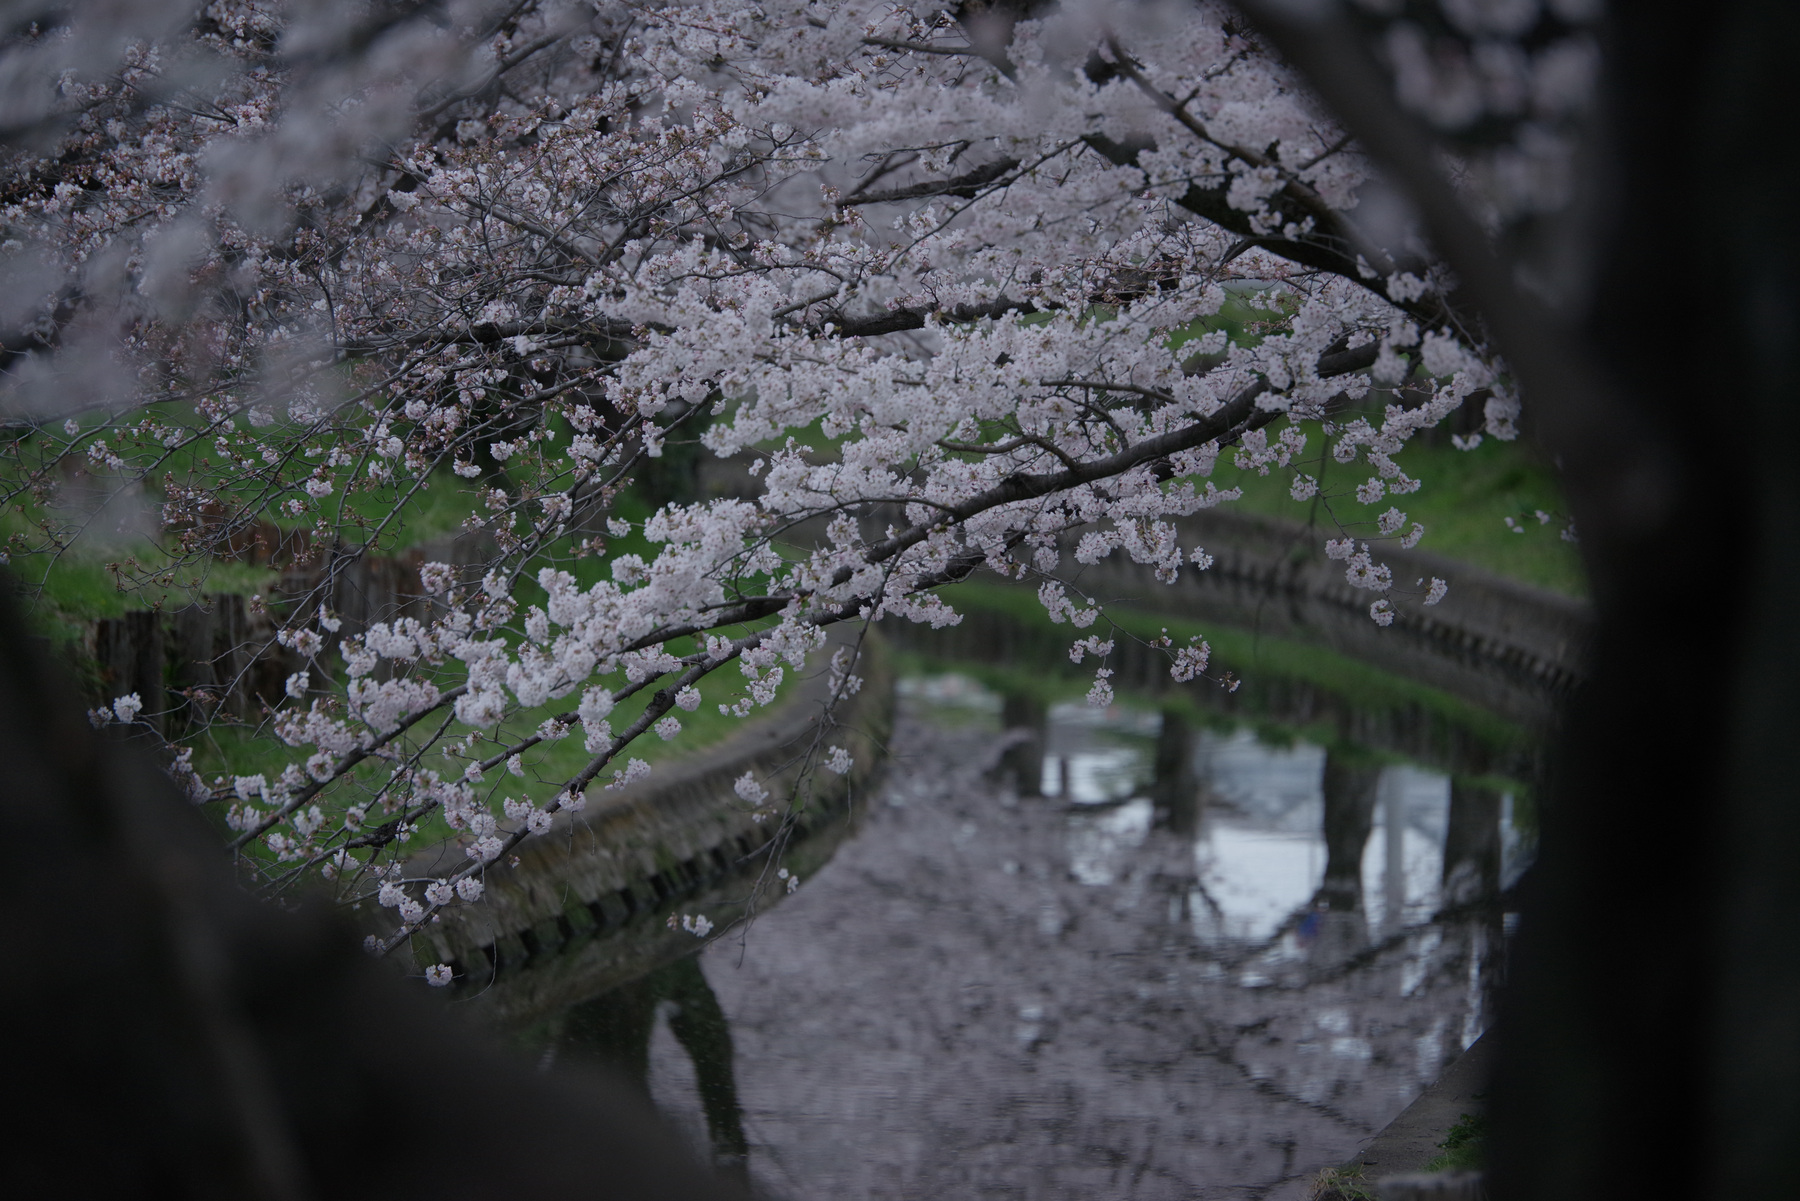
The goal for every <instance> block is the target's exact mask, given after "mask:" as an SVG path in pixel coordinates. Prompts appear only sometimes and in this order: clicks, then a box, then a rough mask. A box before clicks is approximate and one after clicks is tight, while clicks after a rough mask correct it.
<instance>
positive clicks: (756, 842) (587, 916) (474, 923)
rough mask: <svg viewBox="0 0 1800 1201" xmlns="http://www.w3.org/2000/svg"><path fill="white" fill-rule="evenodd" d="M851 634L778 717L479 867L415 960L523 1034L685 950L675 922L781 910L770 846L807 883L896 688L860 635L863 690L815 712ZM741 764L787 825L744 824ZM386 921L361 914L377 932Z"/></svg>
mask: <svg viewBox="0 0 1800 1201" xmlns="http://www.w3.org/2000/svg"><path fill="white" fill-rule="evenodd" d="M857 633H858V632H857V631H855V630H849V629H842V630H840V631H838V632H835V633H834V637H833V639H832V641H831V642H830V643H828V644H827V645H826V647H824V648H823V649H822V650H821V651H819V652H817V653H816V654H815V656H814V662H813V663H812V664H811V665H809V667H810V669H811V672H812V674H811V675H810V676H809V677H808V678H806V679H804V680H802V681H801V682H800V684H799V686H798V688H797V689H796V693H795V695H793V696H792V697H789V698H787V699H786V700H784V701H782V702H780V704H779V708H778V709H777V711H776V712H774V713H771V714H769V715H768V716H766V717H765V718H763V719H761V720H758V721H754V722H753V723H751V724H750V725H748V726H747V727H746V728H745V729H744V730H743V731H742V732H741V733H739V734H738V735H737V736H735V737H733V738H732V739H731V740H729V741H728V742H725V743H723V744H721V745H719V746H717V747H714V748H712V749H709V750H705V751H701V752H697V753H696V754H695V755H694V756H693V757H692V758H691V759H687V760H682V761H676V762H671V763H664V764H660V765H658V766H657V767H656V769H655V770H654V771H653V772H652V773H651V774H650V776H649V777H647V778H646V779H644V780H642V781H640V782H638V783H636V784H634V785H631V786H629V787H627V788H625V789H622V790H620V791H617V792H603V791H599V790H595V791H594V792H593V793H591V794H590V796H589V801H588V807H587V809H586V810H585V811H584V812H582V813H581V814H579V815H576V816H575V817H573V818H569V817H559V818H558V819H557V822H556V824H555V825H554V826H553V827H552V829H551V830H550V831H549V833H547V834H545V835H543V836H541V837H538V838H533V839H530V840H528V841H526V842H524V843H522V844H520V846H519V850H518V860H519V861H518V863H517V865H516V866H514V865H509V864H506V863H498V864H495V865H493V866H492V867H491V868H489V869H488V871H487V873H486V885H487V888H486V893H485V896H484V898H483V900H482V901H481V902H479V903H477V904H474V905H467V906H455V907H452V908H451V909H448V910H446V911H444V913H443V914H442V915H441V917H442V920H441V921H439V922H438V923H437V924H435V925H433V926H431V927H430V928H429V930H428V931H427V932H426V933H424V934H421V935H419V936H417V937H416V938H415V940H414V942H415V948H414V955H415V959H416V960H417V961H419V962H421V963H440V962H441V963H447V964H449V965H451V967H452V968H453V969H454V971H455V973H456V981H457V983H456V988H457V991H458V992H460V993H462V994H463V995H464V997H465V998H467V999H470V1000H472V1001H473V1003H474V1005H475V1007H476V1008H478V1009H480V1010H482V1011H483V1013H484V1015H485V1016H486V1017H488V1018H490V1019H492V1020H495V1021H498V1022H499V1023H501V1024H506V1025H518V1024H522V1023H526V1022H530V1021H532V1020H535V1019H537V1018H540V1017H544V1016H548V1015H549V1014H552V1013H554V1012H556V1011H558V1010H560V1009H561V1008H563V1007H564V1006H566V1005H569V1004H571V1003H573V1002H575V1001H578V1000H581V999H583V998H585V997H589V996H592V995H594V994H596V993H598V992H601V991H603V990H604V989H606V988H608V987H611V986H612V985H615V984H620V983H623V982H625V981H626V980H630V979H633V978H635V977H636V976H639V975H642V974H643V973H644V972H646V971H648V970H650V969H651V968H654V967H656V966H658V965H659V964H661V963H663V962H666V961H668V960H672V959H675V958H679V957H680V956H681V955H684V954H687V953H689V952H691V951H693V950H694V949H695V947H696V945H697V943H696V940H695V937H694V935H692V934H690V933H687V932H685V931H681V930H678V929H677V930H671V929H669V928H668V926H667V924H666V919H667V917H668V916H669V914H671V913H705V914H706V915H707V916H708V917H709V919H710V920H712V921H713V922H714V923H715V924H716V925H719V926H724V925H725V924H726V923H727V922H729V921H732V920H734V919H736V918H738V917H741V916H744V915H745V914H746V913H747V912H748V911H749V908H750V907H751V906H757V907H766V906H767V905H770V904H773V903H775V902H776V901H778V900H779V899H780V898H781V896H782V895H784V893H785V889H786V885H785V882H783V881H781V880H777V879H776V878H775V876H774V872H775V870H776V866H777V865H776V863H775V861H774V856H773V855H772V854H771V852H773V851H775V850H777V849H779V851H780V866H782V867H785V868H787V869H788V870H789V872H790V874H795V875H799V876H801V877H802V878H803V879H804V878H805V877H806V876H807V875H809V874H810V873H811V871H812V870H813V869H814V868H816V867H817V866H819V865H820V864H822V863H823V862H824V860H825V859H826V858H828V857H829V855H830V852H831V849H832V848H833V847H834V846H835V845H836V843H837V841H839V840H840V839H841V838H842V837H844V835H845V834H846V833H847V832H848V830H849V829H850V828H851V826H852V825H853V823H854V819H855V817H856V816H857V814H858V812H859V810H860V806H861V805H862V804H863V803H864V800H865V798H866V797H868V796H869V795H870V794H871V793H872V791H873V789H874V788H875V786H876V785H877V784H878V782H879V779H880V775H881V772H882V770H883V765H884V760H885V756H886V753H887V739H888V735H889V733H890V731H891V729H892V725H893V712H894V680H893V672H892V668H891V665H890V663H889V659H888V656H887V654H886V653H885V651H884V650H883V648H882V647H881V644H880V642H879V640H877V639H874V638H867V639H865V640H863V643H862V647H863V650H862V655H861V659H860V663H859V666H858V667H857V669H856V672H857V674H858V675H860V676H861V677H862V679H863V685H862V688H861V689H860V690H859V691H858V692H857V693H856V694H855V695H854V696H851V697H849V698H847V699H844V700H840V701H839V702H838V703H837V705H836V706H835V707H834V709H833V710H832V711H831V712H830V713H829V714H827V712H826V708H825V702H826V701H827V699H828V698H829V696H830V689H831V684H830V680H829V678H828V673H827V672H826V671H825V670H824V667H825V664H826V663H827V662H828V661H829V659H830V657H831V655H832V653H833V651H834V650H835V649H837V648H838V647H841V646H844V645H846V644H847V643H848V642H849V641H851V640H853V639H855V638H856V637H857ZM832 745H837V746H842V747H843V748H844V749H845V750H847V751H849V752H850V753H851V755H852V756H853V757H854V759H855V765H854V766H853V767H852V768H851V770H850V771H849V772H848V773H847V774H845V775H842V776H839V775H837V774H835V773H833V772H831V771H829V770H826V769H825V768H824V767H823V766H822V764H821V760H822V759H823V755H824V751H825V748H826V747H827V746H832ZM746 771H748V772H752V773H754V774H755V776H756V778H757V779H758V780H759V781H760V782H761V783H762V784H763V786H764V787H766V788H767V789H768V790H769V792H770V795H771V800H780V799H781V798H784V797H787V796H790V795H792V796H794V797H795V804H796V806H797V808H796V812H795V813H794V815H793V816H792V817H791V818H790V819H789V820H788V821H787V822H783V821H782V820H780V819H778V818H772V819H770V820H768V821H766V822H762V823H759V822H757V821H755V820H754V819H753V818H752V816H751V813H750V810H749V806H747V805H746V804H744V803H743V802H742V801H741V800H739V799H738V797H737V795H736V794H735V793H734V791H733V788H732V786H733V784H734V782H735V781H736V780H737V778H738V777H739V776H741V775H743V774H744V772H746ZM459 855H460V850H459V849H458V848H455V847H450V848H444V849H440V850H438V851H437V852H434V853H433V854H430V855H422V856H420V857H419V858H417V859H415V860H413V861H412V862H410V863H409V864H408V865H407V872H406V874H407V875H408V876H409V877H415V878H416V877H431V876H437V875H444V874H447V873H448V871H450V870H451V869H453V868H454V867H456V866H458V862H457V857H458V856H459ZM388 917H389V915H388V914H387V912H386V911H379V913H369V914H367V915H366V918H367V921H368V923H369V928H370V929H371V930H372V931H378V932H380V933H384V934H385V933H387V932H388V930H387V929H384V928H382V926H381V925H380V923H381V922H382V921H383V920H384V919H387V918H388Z"/></svg>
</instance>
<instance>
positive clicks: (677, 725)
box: [651, 713, 681, 742]
mask: <svg viewBox="0 0 1800 1201" xmlns="http://www.w3.org/2000/svg"><path fill="white" fill-rule="evenodd" d="M651 728H652V729H654V730H655V731H656V736H657V737H658V738H660V739H662V740H663V741H664V742H668V741H669V740H671V739H672V738H674V737H675V735H677V734H679V733H681V719H680V718H678V717H676V716H675V715H674V714H673V713H670V714H668V715H667V716H665V717H663V718H662V719H661V720H659V721H658V722H657V723H656V724H655V725H654V726H653V727H651Z"/></svg>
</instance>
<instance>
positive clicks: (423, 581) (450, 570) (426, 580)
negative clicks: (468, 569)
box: [419, 563, 456, 596]
mask: <svg viewBox="0 0 1800 1201" xmlns="http://www.w3.org/2000/svg"><path fill="white" fill-rule="evenodd" d="M455 583H456V568H454V567H452V566H450V565H449V564H448V563H424V564H421V565H420V567H419V586H420V587H422V588H424V589H425V594H426V595H427V596H442V595H443V594H444V593H446V592H448V591H450V589H451V588H452V587H453V586H454V585H455Z"/></svg>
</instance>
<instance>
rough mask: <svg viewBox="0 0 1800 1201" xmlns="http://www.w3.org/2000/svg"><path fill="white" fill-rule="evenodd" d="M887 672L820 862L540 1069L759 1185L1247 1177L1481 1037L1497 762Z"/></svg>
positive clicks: (1511, 825) (1293, 1194)
mask: <svg viewBox="0 0 1800 1201" xmlns="http://www.w3.org/2000/svg"><path fill="white" fill-rule="evenodd" d="M901 692H902V696H901V711H900V719H899V722H898V724H897V727H896V730H895V734H894V739H893V747H892V761H891V766H890V769H889V772H888V774H887V777H886V780H885V783H884V785H883V787H882V789H881V790H880V791H879V793H877V794H876V795H872V796H870V797H867V798H865V799H864V801H863V807H864V811H863V813H862V816H861V824H860V826H859V828H858V830H857V832H856V833H855V835H854V836H853V837H851V838H850V839H849V840H848V841H847V842H845V843H844V844H843V846H842V847H841V848H840V849H839V850H838V851H837V853H836V855H835V856H834V857H833V859H832V860H831V861H830V862H829V863H828V864H827V865H826V866H825V867H824V868H822V869H821V870H819V871H818V872H817V874H816V875H814V876H812V877H811V878H808V879H804V880H800V881H799V882H798V885H797V887H796V890H795V892H794V893H793V895H791V896H789V897H788V898H786V900H784V901H783V903H782V904H781V905H779V906H777V907H775V908H772V909H770V910H768V911H767V912H766V913H765V914H764V915H763V916H762V917H760V918H759V919H758V920H757V921H756V922H755V924H754V925H752V926H750V927H749V928H747V929H743V930H739V931H736V932H734V933H733V935H732V936H731V937H729V938H727V939H724V940H721V941H718V942H715V943H713V944H712V945H710V946H709V947H708V948H707V949H706V950H705V951H704V952H703V953H701V954H699V955H697V956H695V957H692V958H690V959H688V960H685V961H683V962H682V963H680V964H677V965H676V966H674V967H671V968H664V969H661V970H660V971H658V972H656V973H653V974H652V975H651V976H648V977H646V978H645V979H643V980H641V981H638V982H636V983H635V984H633V985H629V986H627V987H625V988H624V989H619V990H615V991H614V992H612V993H609V994H606V995H604V996H601V997H597V998H594V999H593V1000H590V1001H588V1002H585V1003H583V1004H582V1005H578V1006H576V1007H574V1008H573V1009H571V1010H570V1011H568V1012H567V1013H566V1014H564V1015H563V1016H562V1017H561V1018H559V1019H557V1020H556V1021H554V1022H553V1023H551V1024H550V1026H549V1027H548V1028H547V1030H546V1031H545V1033H544V1047H543V1051H542V1054H543V1055H544V1061H545V1063H546V1064H549V1063H552V1062H563V1061H584V1060H585V1061H589V1062H593V1061H603V1062H607V1063H610V1064H612V1065H613V1066H614V1067H616V1068H621V1069H623V1070H624V1071H625V1072H626V1074H627V1075H628V1076H630V1077H631V1078H633V1079H634V1080H635V1081H636V1082H637V1083H638V1085H639V1086H640V1087H641V1088H643V1089H644V1090H645V1091H646V1092H647V1093H648V1094H649V1096H650V1097H651V1098H652V1099H653V1100H654V1102H655V1103H656V1105H657V1106H658V1108H659V1109H661V1110H662V1112H663V1113H664V1114H665V1115H666V1116H667V1117H668V1118H669V1120H670V1121H671V1122H673V1123H674V1124H675V1125H676V1126H677V1127H678V1128H680V1129H681V1130H682V1131H683V1132H684V1134H685V1135H686V1136H687V1137H688V1139H689V1140H690V1142H691V1144H692V1145H693V1147H694V1148H695V1149H696V1152H697V1153H698V1154H702V1155H710V1156H711V1157H713V1158H714V1159H715V1160H716V1161H717V1162H719V1163H721V1164H722V1165H723V1166H725V1167H726V1168H727V1169H728V1170H731V1171H734V1172H737V1173H740V1174H743V1175H745V1176H747V1178H748V1179H749V1180H750V1181H751V1182H752V1184H753V1185H754V1186H755V1187H756V1188H757V1189H758V1191H760V1192H762V1193H765V1194H766V1195H768V1196H771V1197H783V1198H793V1199H795V1201H801V1199H808V1201H810V1199H814V1198H816V1199H819V1201H825V1199H827V1198H829V1199H831V1201H846V1199H852V1198H871V1199H874V1198H923V1197H930V1198H937V1197H971V1198H973V1197H1016V1198H1021V1199H1036V1198H1057V1197H1077V1196H1079V1197H1087V1198H1098V1197H1105V1198H1127V1197H1131V1198H1214V1197H1217V1198H1269V1199H1276V1198H1300V1197H1304V1196H1306V1195H1307V1194H1308V1192H1309V1191H1310V1181H1311V1178H1312V1177H1313V1175H1314V1174H1315V1173H1316V1172H1317V1171H1318V1170H1319V1169H1321V1168H1323V1167H1326V1166H1329V1165H1331V1164H1335V1163H1338V1162H1341V1161H1343V1160H1345V1159H1347V1158H1348V1157H1349V1156H1350V1155H1352V1154H1353V1153H1355V1152H1356V1151H1357V1150H1358V1149H1359V1147H1360V1146H1361V1145H1362V1144H1363V1143H1364V1142H1366V1140H1367V1139H1368V1138H1369V1137H1370V1136H1371V1135H1372V1134H1374V1133H1375V1132H1376V1131H1377V1130H1379V1129H1380V1128H1381V1127H1382V1126H1383V1125H1385V1124H1386V1123H1387V1122H1388V1121H1389V1120H1391V1119H1392V1118H1393V1117H1394V1116H1395V1115H1396V1114H1397V1113H1398V1112H1399V1111H1400V1110H1401V1109H1402V1108H1404V1107H1405V1106H1406V1104H1407V1103H1408V1102H1409V1101H1410V1100H1411V1099H1412V1098H1413V1097H1414V1096H1416V1095H1417V1094H1418V1092H1419V1091H1420V1090H1421V1089H1422V1088H1423V1087H1424V1086H1425V1085H1426V1084H1428V1083H1430V1082H1431V1081H1432V1080H1433V1079H1435V1078H1436V1076H1437V1075H1438V1073H1439V1072H1440V1071H1441V1069H1442V1068H1443V1066H1444V1065H1445V1064H1446V1063H1447V1062H1448V1061H1449V1060H1450V1059H1451V1058H1453V1057H1454V1056H1456V1055H1457V1054H1458V1053H1459V1052H1461V1051H1462V1050H1463V1049H1464V1048H1465V1047H1466V1046H1468V1045H1469V1044H1470V1043H1471V1042H1473V1041H1474V1039H1475V1038H1476V1037H1477V1036H1479V1034H1480V1033H1481V1031H1482V1030H1483V1028H1484V1026H1485V1024H1486V1021H1487V1018H1488V1014H1489V1011H1490V1008H1491V995H1492V991H1493V988H1494V986H1495V984H1496V982H1497V978H1498V975H1499V973H1500V971H1501V966H1502V965H1501V960H1502V952H1503V949H1504V942H1505V930H1506V928H1507V922H1508V915H1507V914H1506V912H1505V908H1506V906H1505V904H1504V896H1505V893H1504V892H1503V890H1504V888H1505V887H1506V886H1507V885H1509V884H1510V883H1511V882H1512V880H1513V878H1514V877H1516V875H1517V874H1518V872H1519V871H1520V870H1522V867H1523V865H1524V863H1525V861H1526V859H1527V858H1528V846H1527V840H1526V839H1525V838H1524V837H1523V836H1521V835H1520V833H1519V832H1518V831H1517V829H1516V827H1517V826H1518V825H1519V824H1521V823H1520V821H1519V820H1518V819H1519V818H1520V817H1521V816H1522V814H1519V813H1515V812H1514V809H1515V806H1514V804H1513V800H1514V798H1513V797H1512V796H1511V795H1510V794H1509V793H1508V792H1506V791H1505V790H1504V789H1501V788H1498V787H1496V786H1492V785H1491V783H1490V784H1489V785H1487V786H1483V785H1482V784H1480V782H1476V783H1469V782H1464V781H1456V782H1454V783H1453V782H1452V780H1451V779H1449V778H1448V777H1446V776H1445V775H1443V774H1440V773H1437V772H1433V771H1430V770H1427V769H1424V768H1421V767H1418V766H1415V765H1410V764H1407V763H1403V762H1394V761H1390V760H1384V759H1383V758H1381V757H1379V756H1376V755H1374V754H1371V753H1370V752H1367V751H1364V750H1360V749H1358V748H1355V747H1344V746H1335V747H1324V746H1318V745H1313V744H1311V743H1308V742H1306V741H1304V740H1299V739H1293V738H1287V737H1283V736H1280V735H1273V736H1271V735H1268V734H1267V733H1265V734H1264V735H1263V736H1260V737H1259V735H1258V733H1257V732H1256V731H1254V730H1252V729H1250V728H1247V727H1243V726H1238V727H1231V726H1229V725H1225V724H1220V725H1217V726H1207V727H1200V726H1194V725H1190V724H1189V720H1188V719H1186V718H1183V717H1181V716H1180V715H1179V714H1175V713H1164V712H1160V711H1159V710H1158V709H1156V708H1155V707H1153V706H1152V705H1151V704H1150V703H1147V702H1146V703H1144V704H1141V705H1135V704H1132V703H1130V702H1129V700H1128V699H1127V700H1126V701H1124V702H1122V703H1119V704H1115V705H1113V706H1111V707H1108V708H1106V709H1092V708H1089V707H1087V706H1086V705H1083V704H1080V703H1076V704H1067V705H1057V706H1051V707H1049V708H1048V709H1047V710H1045V709H1044V708H1043V707H1042V706H1038V707H1036V708H1035V709H1034V708H1033V707H1032V706H1031V705H1029V704H1027V705H1024V706H1023V707H1021V706H1019V705H1017V704H1016V703H1015V702H1014V701H1010V700H1007V699H1005V698H1002V697H1000V696H999V695H997V694H995V693H993V692H991V691H988V690H987V689H986V688H984V687H982V686H981V685H980V684H978V683H976V682H975V681H973V680H972V679H970V678H968V677H966V676H961V675H955V674H946V675H930V676H915V677H912V678H909V679H905V680H903V681H902V686H901ZM1021 713H1023V714H1024V715H1025V724H1024V725H1021V724H1020V715H1021ZM1009 727H1011V729H1010V730H1009Z"/></svg>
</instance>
